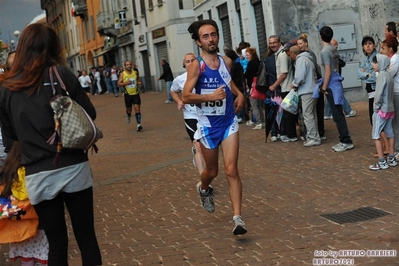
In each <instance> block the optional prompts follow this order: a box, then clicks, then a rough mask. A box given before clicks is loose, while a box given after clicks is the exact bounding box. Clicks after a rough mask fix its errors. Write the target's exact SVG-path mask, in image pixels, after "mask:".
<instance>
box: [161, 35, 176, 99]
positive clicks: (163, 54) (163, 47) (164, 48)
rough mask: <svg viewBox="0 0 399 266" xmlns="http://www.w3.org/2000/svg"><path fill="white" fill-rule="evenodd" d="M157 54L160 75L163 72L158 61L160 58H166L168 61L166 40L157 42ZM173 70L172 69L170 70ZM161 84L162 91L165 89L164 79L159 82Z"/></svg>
mask: <svg viewBox="0 0 399 266" xmlns="http://www.w3.org/2000/svg"><path fill="white" fill-rule="evenodd" d="M157 55H158V66H159V73H160V74H161V75H162V73H163V68H162V65H161V64H160V63H159V61H160V60H161V59H163V58H164V59H166V61H168V62H169V59H168V47H167V45H166V42H161V43H158V44H157ZM172 71H173V70H172ZM161 86H162V89H161V90H162V91H166V83H165V82H164V81H162V82H161Z"/></svg>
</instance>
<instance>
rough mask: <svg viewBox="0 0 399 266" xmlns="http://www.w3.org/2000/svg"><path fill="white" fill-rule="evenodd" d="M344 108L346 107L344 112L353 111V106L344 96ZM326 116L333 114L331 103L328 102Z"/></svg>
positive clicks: (347, 113)
mask: <svg viewBox="0 0 399 266" xmlns="http://www.w3.org/2000/svg"><path fill="white" fill-rule="evenodd" d="M342 109H344V112H345V114H346V115H349V113H350V112H352V108H351V106H350V105H349V103H348V101H347V100H346V98H345V97H344V104H343V105H342ZM324 116H331V108H330V105H329V104H326V109H325V111H324Z"/></svg>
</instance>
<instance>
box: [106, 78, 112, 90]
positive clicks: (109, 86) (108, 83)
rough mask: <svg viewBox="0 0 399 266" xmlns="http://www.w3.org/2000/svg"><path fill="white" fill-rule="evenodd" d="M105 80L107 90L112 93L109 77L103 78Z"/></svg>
mask: <svg viewBox="0 0 399 266" xmlns="http://www.w3.org/2000/svg"><path fill="white" fill-rule="evenodd" d="M105 82H106V83H107V87H108V92H110V93H112V91H113V87H112V82H111V78H105Z"/></svg>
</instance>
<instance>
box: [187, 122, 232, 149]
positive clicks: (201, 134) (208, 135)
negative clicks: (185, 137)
mask: <svg viewBox="0 0 399 266" xmlns="http://www.w3.org/2000/svg"><path fill="white" fill-rule="evenodd" d="M238 128H239V126H238V122H237V117H236V116H234V119H233V120H232V121H231V124H230V125H228V126H225V127H206V126H202V125H201V124H200V123H198V124H197V131H196V132H195V134H194V138H195V139H197V140H198V141H200V142H201V143H202V144H203V145H204V146H205V148H207V149H215V148H217V147H218V146H219V145H220V143H221V142H222V141H223V140H225V139H226V138H227V137H228V136H230V135H233V134H234V133H236V132H238Z"/></svg>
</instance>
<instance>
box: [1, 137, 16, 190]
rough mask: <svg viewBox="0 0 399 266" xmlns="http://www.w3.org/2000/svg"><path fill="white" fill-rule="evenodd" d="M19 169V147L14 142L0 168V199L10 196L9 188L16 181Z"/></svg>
mask: <svg viewBox="0 0 399 266" xmlns="http://www.w3.org/2000/svg"><path fill="white" fill-rule="evenodd" d="M19 167H21V146H20V145H19V143H18V142H17V141H15V142H14V145H13V146H12V148H11V150H10V152H9V153H8V156H7V158H6V159H5V161H4V164H3V165H2V166H1V168H0V185H4V188H3V191H1V192H0V197H4V198H8V197H9V196H11V188H12V185H13V184H14V182H15V181H17V180H18V172H17V171H18V168H19Z"/></svg>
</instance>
